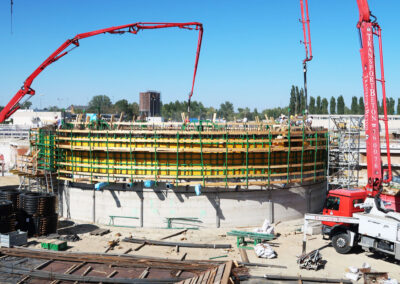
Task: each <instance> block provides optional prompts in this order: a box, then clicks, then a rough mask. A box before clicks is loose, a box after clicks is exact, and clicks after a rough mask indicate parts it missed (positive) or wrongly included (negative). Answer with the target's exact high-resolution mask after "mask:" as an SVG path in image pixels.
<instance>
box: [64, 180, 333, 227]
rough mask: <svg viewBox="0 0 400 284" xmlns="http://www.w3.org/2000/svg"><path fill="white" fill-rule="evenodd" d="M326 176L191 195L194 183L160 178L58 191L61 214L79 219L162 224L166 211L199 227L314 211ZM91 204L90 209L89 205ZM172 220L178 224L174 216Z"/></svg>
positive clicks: (72, 186)
mask: <svg viewBox="0 0 400 284" xmlns="http://www.w3.org/2000/svg"><path fill="white" fill-rule="evenodd" d="M325 195H326V182H318V183H310V184H302V185H292V186H291V187H278V186H276V187H275V188H273V189H267V190H266V189H257V188H249V189H238V190H235V189H226V188H206V189H204V190H203V191H202V192H201V194H200V195H196V193H195V192H194V190H193V187H187V188H186V187H179V188H174V189H167V188H166V186H165V184H158V186H157V187H155V188H144V187H143V186H142V184H137V185H135V186H134V187H133V188H123V187H116V185H112V186H110V187H106V188H105V189H103V190H101V191H94V190H93V188H92V186H90V185H84V184H76V183H74V184H69V185H68V184H66V185H65V186H64V187H62V188H61V190H60V192H59V199H60V206H59V209H60V216H63V217H65V218H70V219H74V220H79V221H84V222H94V223H98V224H108V223H109V221H110V217H109V216H111V215H114V216H125V217H136V218H137V219H127V218H116V219H115V224H116V225H125V226H137V227H140V226H143V227H166V222H165V221H166V218H167V217H193V218H198V219H199V220H201V223H191V222H183V223H185V225H186V226H187V225H189V224H191V225H196V226H197V225H199V226H203V227H248V226H261V224H262V223H263V221H264V220H265V219H268V220H269V221H270V222H278V221H284V220H290V219H296V218H302V217H303V215H304V213H306V212H319V211H320V210H321V209H322V207H323V204H324V200H325ZM93 209H94V210H93ZM173 226H176V227H179V226H181V227H182V226H183V225H182V224H179V222H175V223H174V222H173Z"/></svg>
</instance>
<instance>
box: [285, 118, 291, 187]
mask: <svg viewBox="0 0 400 284" xmlns="http://www.w3.org/2000/svg"><path fill="white" fill-rule="evenodd" d="M288 124H289V127H288V154H287V172H286V183H289V166H290V146H291V145H290V115H289V119H288Z"/></svg>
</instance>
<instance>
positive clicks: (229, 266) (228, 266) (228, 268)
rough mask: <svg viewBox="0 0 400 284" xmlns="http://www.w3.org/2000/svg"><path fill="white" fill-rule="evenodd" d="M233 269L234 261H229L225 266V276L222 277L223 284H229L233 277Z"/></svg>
mask: <svg viewBox="0 0 400 284" xmlns="http://www.w3.org/2000/svg"><path fill="white" fill-rule="evenodd" d="M232 267H233V261H228V262H227V263H226V264H225V269H224V274H223V275H222V278H221V281H220V283H221V284H228V283H229V277H230V276H231V271H232Z"/></svg>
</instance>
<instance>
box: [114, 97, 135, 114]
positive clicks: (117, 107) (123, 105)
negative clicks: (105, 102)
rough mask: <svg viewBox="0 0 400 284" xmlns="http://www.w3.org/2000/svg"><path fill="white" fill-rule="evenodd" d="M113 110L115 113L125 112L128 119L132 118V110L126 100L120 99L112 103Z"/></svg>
mask: <svg viewBox="0 0 400 284" xmlns="http://www.w3.org/2000/svg"><path fill="white" fill-rule="evenodd" d="M114 111H115V112H117V113H121V112H123V113H125V114H126V115H127V116H128V117H129V119H132V111H131V108H130V106H129V103H128V101H127V100H125V99H122V100H119V101H117V102H115V104H114Z"/></svg>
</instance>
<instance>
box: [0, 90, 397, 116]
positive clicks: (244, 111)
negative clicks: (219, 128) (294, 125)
mask: <svg viewBox="0 0 400 284" xmlns="http://www.w3.org/2000/svg"><path fill="white" fill-rule="evenodd" d="M305 104H306V101H305V95H304V90H303V88H299V87H298V86H294V85H293V86H292V87H291V89H290V97H289V105H288V106H286V107H275V108H267V109H264V110H259V109H257V108H254V109H253V110H251V109H250V108H248V107H239V108H237V109H235V107H234V105H233V103H231V102H229V101H226V102H224V103H222V104H220V105H219V107H212V106H211V107H206V106H204V105H203V103H202V102H199V101H192V102H191V105H190V117H192V118H200V119H212V117H213V114H214V113H216V114H217V117H218V118H220V119H224V120H227V121H232V120H244V119H247V120H248V121H251V120H255V117H257V116H258V117H259V118H260V119H263V118H264V117H265V115H266V116H268V117H274V118H277V117H279V116H280V115H281V114H284V115H295V114H302V113H303V112H304V110H305ZM31 105H32V104H31V103H30V102H26V103H25V104H24V105H23V106H22V107H21V108H25V109H28V108H30V107H31ZM386 105H387V110H388V114H389V115H393V114H395V113H397V114H400V98H398V99H397V106H396V104H395V100H394V99H393V98H387V99H386ZM1 109H2V107H0V110H1ZM187 109H188V105H187V101H178V100H177V101H175V102H169V103H166V104H162V105H161V115H162V116H163V118H164V120H166V121H167V120H172V121H181V119H182V118H181V113H182V112H187ZM308 109H309V114H360V115H363V114H364V98H363V97H356V96H353V97H352V99H351V105H350V106H349V107H348V106H346V104H345V101H344V98H343V96H342V95H340V96H338V97H337V98H336V97H333V96H332V97H331V98H330V100H329V101H328V99H327V98H322V97H321V96H317V97H316V98H315V97H313V96H310V98H309V103H308ZM44 110H48V111H61V109H60V108H59V107H57V106H50V107H48V108H45V109H44ZM378 110H379V114H383V104H382V101H378ZM74 111H75V113H82V112H88V113H121V112H124V113H125V114H126V116H127V118H128V119H132V117H134V116H135V117H138V116H139V115H140V113H139V104H138V103H137V102H128V100H126V99H122V100H118V101H116V102H115V103H112V101H111V99H110V98H109V97H108V96H106V95H97V96H94V97H92V99H91V100H90V101H89V103H88V106H87V107H85V109H80V108H79V107H76V108H74Z"/></svg>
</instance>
